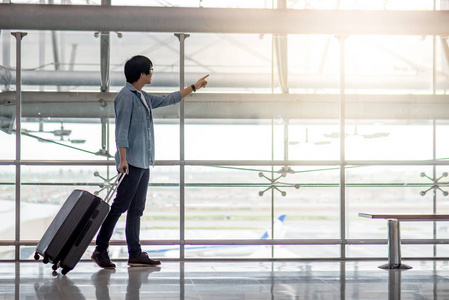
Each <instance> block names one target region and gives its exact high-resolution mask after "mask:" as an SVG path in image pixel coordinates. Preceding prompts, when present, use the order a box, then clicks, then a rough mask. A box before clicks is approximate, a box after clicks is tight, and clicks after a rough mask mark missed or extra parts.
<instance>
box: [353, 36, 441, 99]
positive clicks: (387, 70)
mask: <svg viewBox="0 0 449 300" xmlns="http://www.w3.org/2000/svg"><path fill="white" fill-rule="evenodd" d="M432 45H433V41H432V38H431V37H430V36H428V37H427V38H422V37H421V36H370V35H354V36H351V37H350V38H348V39H346V75H347V76H346V92H347V93H376V94H386V93H391V94H398V93H400V94H408V93H431V92H432V89H431V87H432V76H433V73H432V53H433V51H432Z"/></svg>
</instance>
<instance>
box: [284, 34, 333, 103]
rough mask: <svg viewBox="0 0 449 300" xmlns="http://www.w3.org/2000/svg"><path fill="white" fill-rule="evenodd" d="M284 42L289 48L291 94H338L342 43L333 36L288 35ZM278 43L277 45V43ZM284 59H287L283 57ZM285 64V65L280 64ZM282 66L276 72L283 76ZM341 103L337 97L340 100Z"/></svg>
mask: <svg viewBox="0 0 449 300" xmlns="http://www.w3.org/2000/svg"><path fill="white" fill-rule="evenodd" d="M282 39H284V40H285V42H284V43H285V44H288V88H289V92H290V93H302V94H323V93H324V94H330V93H334V94H339V92H340V43H339V41H338V39H337V38H335V37H334V36H330V35H292V34H290V35H288V40H287V38H286V37H285V36H284V37H282V38H281V40H280V43H281V44H280V45H279V46H280V48H279V50H276V51H278V52H280V51H282V50H281V49H282V47H285V46H286V45H284V46H282ZM275 43H276V41H275ZM284 57H285V55H284ZM281 63H282V62H281ZM279 65H280V63H279V62H277V65H276V66H275V68H276V67H277V68H278V69H277V72H276V74H277V75H276V76H278V74H282V71H281V70H282V68H279ZM337 99H338V97H337ZM321 109H323V110H325V109H326V107H324V106H323V107H322V108H321Z"/></svg>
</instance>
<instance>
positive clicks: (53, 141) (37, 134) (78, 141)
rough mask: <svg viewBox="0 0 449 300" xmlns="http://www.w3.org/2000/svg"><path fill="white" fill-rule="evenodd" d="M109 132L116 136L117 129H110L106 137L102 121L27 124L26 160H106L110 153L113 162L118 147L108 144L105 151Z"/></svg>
mask: <svg viewBox="0 0 449 300" xmlns="http://www.w3.org/2000/svg"><path fill="white" fill-rule="evenodd" d="M108 127H109V126H108ZM108 130H109V131H112V132H114V128H111V129H109V128H106V131H105V132H104V133H103V130H102V125H101V123H100V122H99V119H97V120H93V119H92V120H91V121H90V122H88V121H86V120H79V121H73V120H72V121H71V120H68V122H64V120H63V119H60V120H59V121H56V122H55V121H52V120H41V121H37V122H36V121H30V122H28V121H23V122H22V131H24V134H23V135H22V136H23V138H22V159H31V160H36V159H42V160H102V159H107V153H109V154H110V157H109V159H112V160H113V156H114V154H115V145H114V146H113V148H112V147H108V144H107V143H106V144H105V145H106V147H105V148H104V150H103V145H102V137H103V134H104V135H106V136H107V135H108V132H107V131H108ZM113 141H114V139H112V141H111V142H113ZM111 142H110V143H111ZM112 149H114V150H112ZM103 151H105V152H103ZM102 153H105V154H102Z"/></svg>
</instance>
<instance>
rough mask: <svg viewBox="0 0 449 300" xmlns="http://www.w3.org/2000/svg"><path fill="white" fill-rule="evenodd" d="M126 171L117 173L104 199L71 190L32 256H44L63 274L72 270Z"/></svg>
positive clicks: (104, 216)
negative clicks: (60, 269)
mask: <svg viewBox="0 0 449 300" xmlns="http://www.w3.org/2000/svg"><path fill="white" fill-rule="evenodd" d="M124 177H125V174H122V173H120V174H119V175H118V176H117V178H116V180H115V182H114V184H113V186H112V188H111V189H110V190H109V192H108V194H107V195H106V197H105V200H104V201H103V200H102V199H101V198H100V197H97V196H95V195H93V194H91V193H89V192H87V191H82V190H74V191H72V193H71V194H70V196H69V197H68V198H67V200H66V201H65V203H64V204H63V205H62V207H61V209H60V210H59V212H58V214H57V215H56V217H55V218H54V219H53V221H52V222H51V224H50V226H49V227H48V229H47V231H46V232H45V234H44V235H43V237H42V239H41V240H40V242H39V244H38V245H37V247H36V253H35V254H34V259H36V260H39V257H40V256H42V257H43V262H44V264H46V263H48V262H51V263H52V264H53V267H52V269H53V270H54V271H56V270H57V269H58V268H59V267H61V268H62V272H61V273H62V274H63V275H65V274H67V272H69V271H70V270H72V269H73V268H74V267H75V265H76V264H77V263H78V262H79V260H80V259H81V256H83V254H84V252H85V251H86V249H87V247H88V246H89V244H90V242H91V241H92V239H93V238H94V236H95V234H96V233H97V231H98V229H99V228H100V226H101V224H103V222H104V220H105V219H106V217H107V215H108V213H109V209H110V206H109V202H110V200H111V199H112V197H113V196H114V194H115V192H116V191H117V188H118V186H119V184H120V183H121V182H122V180H123V178H124Z"/></svg>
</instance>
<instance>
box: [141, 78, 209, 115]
mask: <svg viewBox="0 0 449 300" xmlns="http://www.w3.org/2000/svg"><path fill="white" fill-rule="evenodd" d="M208 76H209V75H206V76H204V77H202V78H201V79H199V80H198V81H197V82H196V83H195V84H193V85H194V86H195V90H199V89H201V88H203V87H206V85H207V81H206V80H205V79H206V78H207V77H208ZM192 91H193V88H192V86H188V87H186V88H185V89H182V90H180V91H178V92H173V93H171V94H168V95H164V96H155V95H150V96H149V97H150V101H151V107H152V108H158V107H163V106H168V105H174V104H176V103H179V102H181V100H182V98H184V97H186V96H187V95H189V94H190V93H192Z"/></svg>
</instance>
